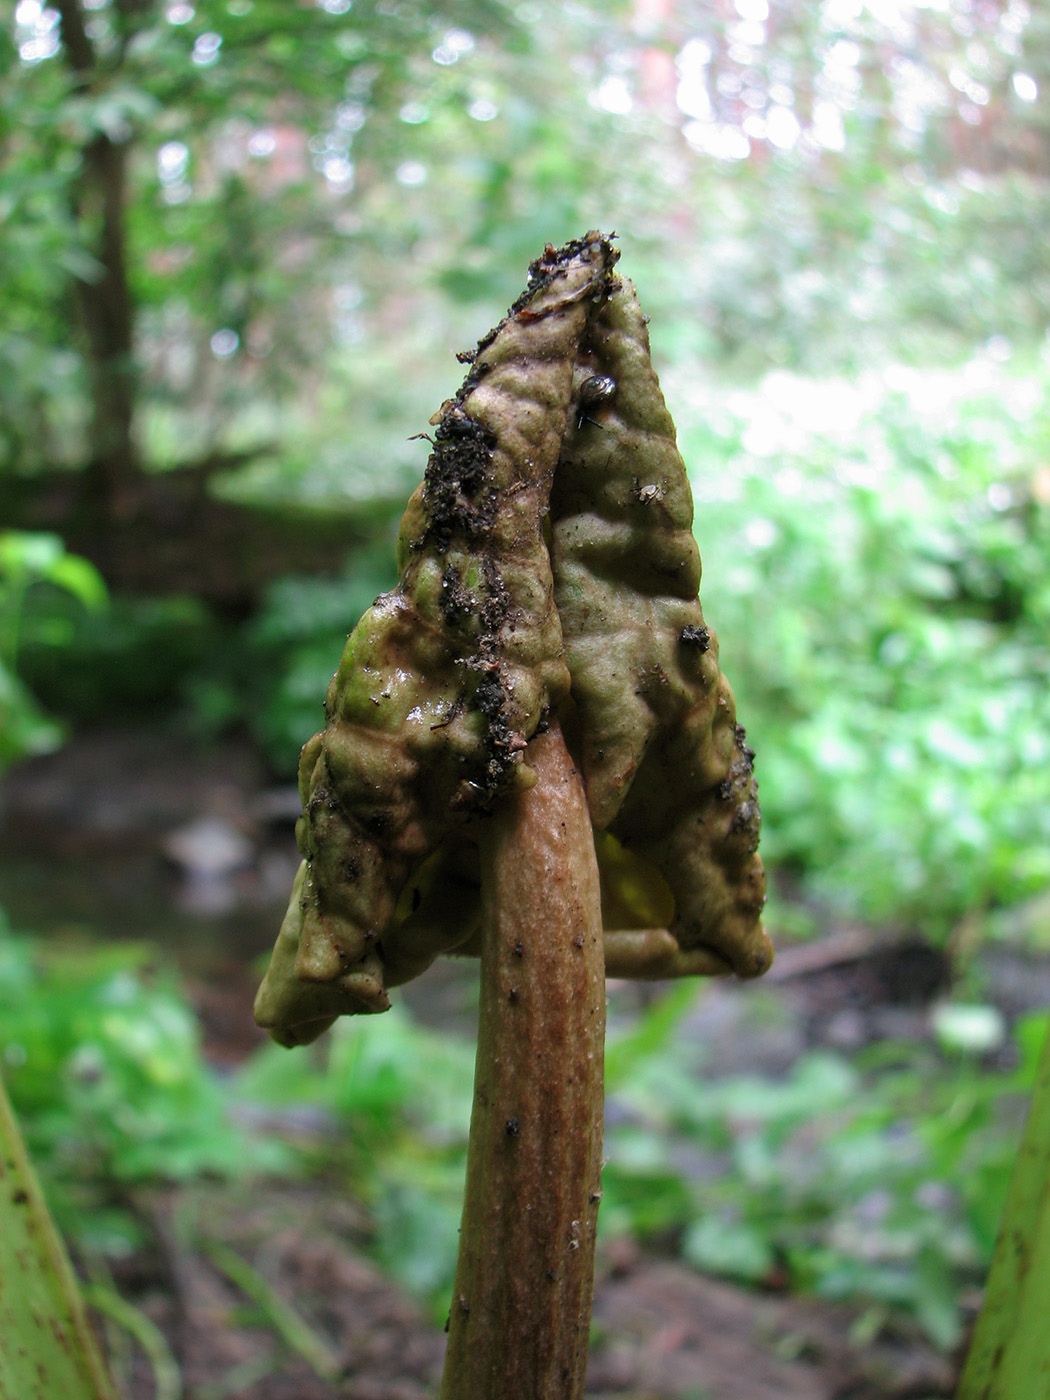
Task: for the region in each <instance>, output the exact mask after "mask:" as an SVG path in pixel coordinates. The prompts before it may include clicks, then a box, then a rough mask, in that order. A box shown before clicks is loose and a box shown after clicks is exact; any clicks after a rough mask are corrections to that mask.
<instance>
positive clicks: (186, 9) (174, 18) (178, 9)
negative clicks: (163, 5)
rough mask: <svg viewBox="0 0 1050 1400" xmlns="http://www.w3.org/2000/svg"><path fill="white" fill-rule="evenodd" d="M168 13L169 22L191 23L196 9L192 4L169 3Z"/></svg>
mask: <svg viewBox="0 0 1050 1400" xmlns="http://www.w3.org/2000/svg"><path fill="white" fill-rule="evenodd" d="M166 13H167V20H168V23H169V24H189V22H190V20H191V19H192V18H193V16H194V14H195V13H196V11H195V10H194V8H193V6H192V5H186V4H178V5H169V6H168V8H167V12H166Z"/></svg>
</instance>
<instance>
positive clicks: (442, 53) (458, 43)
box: [431, 29, 474, 68]
mask: <svg viewBox="0 0 1050 1400" xmlns="http://www.w3.org/2000/svg"><path fill="white" fill-rule="evenodd" d="M473 47H474V36H473V34H468V33H467V31H466V30H465V29H450V30H449V31H448V33H447V34H446V35H445V37H444V39H442V41H441V43H440V44H438V46H437V48H436V49H435V50H434V52H433V53H432V54H431V58H432V59H433V60H434V62H435V63H440V64H441V65H442V66H443V67H446V68H447V67H448V66H449V65H450V64H452V63H456V62H458V60H459V59H460V58H461V57H462V55H463V54H465V53H470V51H471V49H472V48H473Z"/></svg>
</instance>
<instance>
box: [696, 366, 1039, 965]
mask: <svg viewBox="0 0 1050 1400" xmlns="http://www.w3.org/2000/svg"><path fill="white" fill-rule="evenodd" d="M693 372H694V374H696V371H695V369H694V371H693ZM672 377H673V379H672V386H671V387H670V390H669V397H670V398H671V401H672V402H673V403H675V411H676V417H677V419H678V421H679V425H680V435H681V438H682V444H683V449H684V455H685V457H686V460H687V462H688V463H689V464H690V470H691V472H692V475H693V480H694V483H695V493H696V501H697V517H696V530H697V535H698V537H699V540H700V545H701V552H702V554H703V558H704V565H705V581H704V585H703V588H702V596H703V598H704V603H705V608H706V609H707V610H708V611H709V614H710V616H711V618H712V620H713V623H714V626H715V627H716V629H717V630H718V632H719V634H720V636H721V637H722V639H723V652H724V655H725V656H726V666H727V668H728V669H729V671H730V673H731V674H732V676H733V678H734V688H735V690H736V692H737V697H738V702H739V706H740V712H741V714H742V715H743V716H744V717H745V719H746V722H747V725H748V729H749V733H750V735H751V739H752V741H753V742H754V745H755V747H756V749H757V751H758V775H759V781H760V787H761V796H762V805H763V813H764V816H765V823H764V838H763V849H764V851H765V852H766V854H767V857H768V858H769V859H770V860H771V862H772V863H773V864H774V866H776V865H778V864H779V865H780V866H781V867H782V868H786V869H788V870H793V871H796V872H799V873H801V874H803V875H804V877H805V882H806V888H807V889H808V890H809V892H810V893H813V894H817V895H822V896H825V897H827V898H830V899H831V900H833V901H834V902H835V903H836V904H837V905H838V906H839V907H840V908H846V909H849V910H852V911H853V912H860V913H862V914H864V915H866V916H868V917H870V918H874V919H877V920H890V921H898V922H906V923H909V924H912V925H915V926H918V927H919V928H921V929H922V930H923V932H924V933H926V934H928V935H932V936H935V937H940V936H944V935H945V934H946V933H947V932H948V931H949V930H950V929H951V928H952V927H953V926H954V925H955V924H956V923H957V922H958V920H959V919H960V918H961V917H962V916H963V914H964V913H966V912H967V911H969V910H981V909H987V908H991V907H995V906H996V905H997V904H1000V903H1002V904H1008V903H1011V902H1015V901H1018V900H1021V899H1023V898H1025V897H1027V896H1029V895H1033V894H1035V893H1036V892H1037V891H1039V890H1040V889H1042V888H1045V886H1046V883H1047V881H1048V880H1050V860H1048V857H1047V851H1048V850H1050V826H1048V816H1047V814H1048V812H1050V784H1048V778H1047V775H1048V773H1050V767H1048V763H1047V759H1048V757H1050V754H1048V743H1050V740H1048V737H1047V730H1046V724H1045V716H1046V708H1045V686H1044V681H1043V677H1045V675H1046V674H1047V671H1048V668H1050V643H1048V637H1050V631H1048V621H1050V614H1048V612H1047V597H1048V595H1047V585H1046V570H1045V559H1046V557H1047V551H1048V548H1050V492H1048V486H1050V483H1048V481H1047V478H1046V474H1045V465H1044V464H1045V461H1046V453H1047V449H1048V446H1050V411H1048V408H1047V404H1048V402H1050V397H1048V395H1050V364H1048V363H1047V362H1046V361H1045V359H1043V360H1040V361H1039V362H1038V363H1037V364H1034V365H1033V366H1032V367H1031V368H1030V369H1029V370H1028V371H1027V372H1024V371H1023V370H1021V369H1018V370H1014V369H1013V368H1011V367H1009V366H1006V365H1002V364H1000V363H997V362H996V361H994V360H993V359H991V358H989V357H978V358H976V359H974V360H973V361H971V362H969V363H968V364H967V365H964V366H961V367H960V369H959V370H958V371H957V372H949V371H934V370H928V371H923V370H918V369H916V370H909V369H904V368H889V369H887V370H886V371H884V372H882V373H876V372H872V373H870V374H868V375H865V376H863V377H862V378H861V379H860V380H859V381H858V382H856V383H847V382H846V381H829V380H816V381H815V380H808V379H802V378H799V377H797V376H791V375H787V374H776V375H773V376H770V377H769V378H767V379H766V380H764V381H763V382H762V384H761V385H760V386H759V387H758V388H757V389H755V390H748V391H745V390H735V391H731V392H729V393H726V392H725V390H724V388H722V387H721V386H709V385H706V384H704V382H703V380H702V378H700V376H699V375H697V378H696V379H695V380H694V381H693V382H692V383H689V382H687V379H686V375H685V372H684V370H683V369H682V368H681V367H675V369H674V370H673V371H672Z"/></svg>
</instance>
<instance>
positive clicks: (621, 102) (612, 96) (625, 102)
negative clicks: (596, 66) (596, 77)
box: [590, 73, 634, 117]
mask: <svg viewBox="0 0 1050 1400" xmlns="http://www.w3.org/2000/svg"><path fill="white" fill-rule="evenodd" d="M590 100H591V105H592V106H593V107H597V108H598V109H599V110H600V111H602V112H611V113H612V114H613V115H614V116H618V117H625V116H626V115H627V113H628V112H629V111H630V110H631V108H632V107H633V106H634V99H633V98H632V97H631V90H630V88H629V87H628V86H627V83H626V81H625V80H624V79H623V78H621V77H620V75H619V74H618V73H609V74H608V75H607V76H606V77H604V78H603V79H602V80H601V82H600V83H599V84H598V90H597V92H595V93H592V94H591V99H590Z"/></svg>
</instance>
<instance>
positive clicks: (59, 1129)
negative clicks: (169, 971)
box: [0, 921, 291, 1214]
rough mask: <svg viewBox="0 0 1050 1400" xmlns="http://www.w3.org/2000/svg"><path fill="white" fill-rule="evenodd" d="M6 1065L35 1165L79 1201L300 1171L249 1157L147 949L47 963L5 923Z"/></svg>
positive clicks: (125, 948)
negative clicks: (81, 1196) (162, 1182)
mask: <svg viewBox="0 0 1050 1400" xmlns="http://www.w3.org/2000/svg"><path fill="white" fill-rule="evenodd" d="M0 1057H2V1062H3V1066H4V1076H5V1080H6V1082H7V1086H8V1090H9V1093H10V1096H11V1100H12V1103H13V1104H14V1106H15V1108H16V1109H17V1111H18V1114H19V1117H20V1118H21V1120H22V1122H23V1125H24V1131H25V1136H26V1142H27V1146H28V1147H29V1150H30V1152H31V1154H32V1156H33V1157H34V1159H35V1160H36V1161H37V1163H38V1164H39V1165H40V1166H41V1168H42V1169H43V1170H45V1171H46V1173H47V1175H48V1176H49V1178H50V1179H52V1180H59V1181H62V1182H64V1183H65V1184H66V1187H67V1188H72V1189H74V1190H79V1191H83V1190H85V1189H87V1190H94V1191H98V1189H99V1188H100V1186H101V1184H102V1183H104V1182H121V1183H125V1184H127V1183H131V1182H136V1181H142V1180H146V1179H157V1178H160V1179H166V1180H185V1179H187V1178H191V1177H193V1176H196V1175H199V1174H201V1173H203V1172H210V1173H216V1174H219V1175H223V1176H234V1175H242V1174H243V1173H244V1171H245V1167H246V1164H247V1163H250V1166H251V1169H252V1170H256V1171H264V1170H267V1169H270V1170H273V1169H277V1168H281V1167H287V1166H288V1165H289V1164H290V1160H291V1159H290V1157H289V1154H288V1153H287V1152H286V1151H285V1150H284V1149H283V1148H282V1147H281V1145H280V1144H279V1143H275V1142H272V1141H271V1142H260V1143H256V1144H254V1145H253V1147H252V1148H251V1150H250V1151H249V1150H248V1149H247V1146H246V1137H245V1134H244V1133H243V1132H242V1131H241V1130H239V1129H238V1128H237V1127H236V1125H234V1124H232V1123H231V1122H230V1119H229V1116H228V1115H229V1101H228V1096H227V1095H226V1094H225V1093H224V1092H223V1091H222V1089H221V1088H220V1086H219V1084H218V1082H217V1080H216V1079H215V1077H214V1075H213V1074H212V1072H211V1071H210V1070H208V1069H207V1068H206V1067H205V1064H204V1059H203V1055H202V1052H201V1045H200V1034H199V1028H198V1025H197V1021H196V1018H195V1016H194V1015H193V1013H192V1012H191V1011H190V1009H189V1008H188V1007H187V1005H186V1003H185V1001H184V1000H183V998H182V997H181V996H180V995H179V994H178V992H177V990H176V988H175V986H174V984H173V982H172V980H171V978H170V976H167V975H164V974H159V973H157V972H156V971H155V970H154V968H153V965H152V955H151V954H150V952H149V951H148V950H147V949H144V948H142V947H138V946H134V945H129V944H123V945H122V944H112V945H109V946H107V947H104V948H97V947H95V948H79V949H78V948H77V947H75V946H68V945H67V946H63V947H61V948H54V949H45V948H44V947H43V945H41V944H39V943H34V942H30V941H29V940H26V939H24V938H19V937H16V936H15V935H14V934H13V933H11V931H10V930H9V929H8V928H7V925H6V921H5V922H4V923H3V925H2V926H0ZM66 1199H67V1200H68V1197H67V1198H66ZM60 1203H61V1202H60ZM60 1214H61V1211H60Z"/></svg>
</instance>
